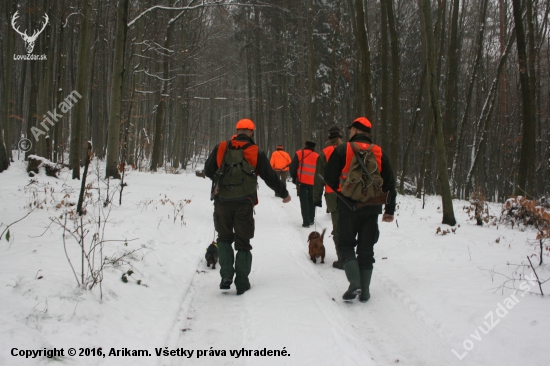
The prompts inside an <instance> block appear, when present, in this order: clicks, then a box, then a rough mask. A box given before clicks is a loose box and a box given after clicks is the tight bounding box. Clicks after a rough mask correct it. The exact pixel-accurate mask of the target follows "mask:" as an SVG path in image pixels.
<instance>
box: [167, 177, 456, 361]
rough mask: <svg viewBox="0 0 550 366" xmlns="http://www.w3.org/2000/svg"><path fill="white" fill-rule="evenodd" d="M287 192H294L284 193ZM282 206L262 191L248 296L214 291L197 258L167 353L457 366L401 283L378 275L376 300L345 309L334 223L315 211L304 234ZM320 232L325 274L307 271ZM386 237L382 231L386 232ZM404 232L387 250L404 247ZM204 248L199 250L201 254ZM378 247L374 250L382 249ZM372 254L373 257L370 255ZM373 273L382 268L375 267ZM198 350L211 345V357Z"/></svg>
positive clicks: (293, 206)
mask: <svg viewBox="0 0 550 366" xmlns="http://www.w3.org/2000/svg"><path fill="white" fill-rule="evenodd" d="M289 188H293V187H292V186H289ZM291 194H292V195H293V200H292V201H291V202H290V203H288V204H286V205H285V204H283V203H282V202H281V199H280V198H276V197H274V196H273V192H272V191H271V190H269V189H268V188H267V187H266V186H265V185H264V184H263V182H262V183H261V185H260V190H259V201H260V204H259V205H258V206H256V208H255V212H256V213H255V216H254V218H255V223H256V233H255V238H254V239H252V241H251V243H252V246H253V248H254V249H253V250H252V255H253V261H252V272H251V274H250V282H251V286H252V289H251V290H250V291H248V292H247V293H245V294H244V295H242V296H237V295H236V291H235V287H234V286H232V287H231V290H229V291H221V290H219V288H218V285H219V282H220V276H219V270H218V268H216V270H212V269H210V268H207V267H206V263H205V261H204V258H200V260H199V261H198V266H197V270H196V274H195V275H194V277H193V280H192V282H191V284H190V285H189V289H188V291H187V293H186V295H185V297H184V300H183V302H182V305H181V307H180V311H179V313H178V320H177V322H176V324H175V325H174V328H173V329H172V331H171V334H170V336H169V337H168V342H166V344H168V345H169V348H171V349H174V348H183V349H187V350H198V349H202V350H204V351H206V352H205V353H208V351H209V350H210V346H212V347H213V350H218V351H222V350H225V351H226V357H223V358H219V357H216V358H214V357H210V356H204V357H201V358H200V359H198V360H197V359H196V354H195V355H194V356H193V358H194V360H195V362H199V363H201V364H206V365H208V364H214V363H216V364H219V363H221V364H224V365H241V364H257V362H258V359H257V358H255V357H249V358H247V357H240V358H235V357H231V356H230V353H229V351H230V350H242V349H243V348H244V349H246V350H262V349H264V348H267V349H268V350H283V349H285V350H286V351H287V352H288V353H289V354H290V356H289V357H264V358H262V359H261V364H262V365H264V364H293V365H305V364H319V365H321V364H322V365H324V364H337V365H339V364H350V365H368V364H380V365H385V364H394V363H397V362H399V363H400V364H405V365H441V364H447V365H453V364H458V363H459V362H460V361H459V360H458V359H457V358H456V357H454V356H453V355H452V353H451V352H450V349H451V346H450V344H449V343H448V342H447V341H446V339H445V337H444V334H443V333H444V332H443V331H441V329H439V328H438V326H437V321H436V320H434V319H431V318H430V316H429V314H427V312H425V311H423V310H422V309H421V308H420V307H419V306H418V304H416V303H415V302H414V296H411V295H410V294H409V293H408V292H407V291H406V289H401V288H400V287H399V284H398V280H397V279H391V278H388V277H387V275H385V274H384V270H383V266H382V265H381V264H377V265H375V272H374V276H373V283H372V285H371V289H372V294H373V295H372V298H371V300H370V301H369V302H368V303H367V304H362V303H359V302H358V301H357V300H356V301H354V302H353V303H346V302H343V301H342V300H341V295H342V293H343V292H344V291H345V289H346V287H347V285H348V283H347V280H346V277H345V274H344V272H343V271H341V270H338V269H335V268H333V267H332V262H333V261H334V260H336V252H335V248H334V244H333V240H332V236H331V235H330V232H331V228H332V223H331V220H330V215H328V214H326V213H325V209H324V208H323V209H317V217H316V225H315V226H312V227H310V228H307V229H306V228H302V227H301V222H302V220H301V214H300V203H299V200H298V199H297V197H296V193H295V191H294V190H293V189H291ZM324 228H326V229H327V232H326V234H325V240H324V244H325V248H326V253H327V255H326V257H325V263H324V264H320V263H317V264H313V263H312V262H311V260H310V259H309V255H308V244H307V236H308V234H309V233H310V232H311V231H313V230H317V231H319V232H320V231H322V229H324ZM384 230H387V228H386V227H385V228H384ZM406 235H407V233H406V231H400V232H392V233H391V237H390V235H388V236H387V237H385V238H384V237H383V236H382V239H381V241H382V242H383V241H384V240H394V241H407V240H409V238H407V237H406ZM207 244H208V242H207V239H206V238H205V240H204V243H202V245H203V246H205V247H206V246H207ZM378 245H380V244H378ZM375 249H376V248H375ZM376 266H378V268H377V267H376ZM204 340H208V341H209V342H208V348H206V344H205V341H204ZM183 362H185V361H184V359H183V358H177V357H170V358H164V359H161V361H160V362H159V365H166V364H173V365H179V364H182V363H183Z"/></svg>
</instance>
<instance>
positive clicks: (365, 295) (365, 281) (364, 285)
mask: <svg viewBox="0 0 550 366" xmlns="http://www.w3.org/2000/svg"><path fill="white" fill-rule="evenodd" d="M359 273H360V276H361V296H359V301H361V302H367V301H369V299H370V292H369V286H370V280H371V278H372V269H361V270H359Z"/></svg>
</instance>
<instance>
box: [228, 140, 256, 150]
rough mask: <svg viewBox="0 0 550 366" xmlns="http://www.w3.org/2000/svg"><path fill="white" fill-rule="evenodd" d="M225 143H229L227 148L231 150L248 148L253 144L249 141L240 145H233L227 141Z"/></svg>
mask: <svg viewBox="0 0 550 366" xmlns="http://www.w3.org/2000/svg"><path fill="white" fill-rule="evenodd" d="M227 143H228V144H229V148H230V149H231V150H246V149H248V148H249V147H250V146H252V145H254V144H253V143H252V142H249V143H247V144H244V145H243V146H241V147H235V146H233V144H231V143H230V142H229V141H228V142H227Z"/></svg>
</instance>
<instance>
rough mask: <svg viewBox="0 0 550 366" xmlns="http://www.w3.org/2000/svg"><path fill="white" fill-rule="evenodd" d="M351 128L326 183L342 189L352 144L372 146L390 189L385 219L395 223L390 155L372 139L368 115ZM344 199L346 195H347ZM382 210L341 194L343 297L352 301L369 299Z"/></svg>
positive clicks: (327, 170)
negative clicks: (345, 283) (346, 281)
mask: <svg viewBox="0 0 550 366" xmlns="http://www.w3.org/2000/svg"><path fill="white" fill-rule="evenodd" d="M348 128H349V129H350V139H349V142H347V143H346V144H342V145H340V146H338V147H337V148H336V149H335V150H334V152H333V153H332V155H331V156H330V159H329V160H328V163H327V166H326V168H325V182H326V183H327V184H328V185H329V186H330V187H332V188H333V189H338V190H339V191H340V186H341V182H342V180H343V179H345V177H346V176H347V174H348V173H349V172H350V166H351V162H352V160H353V158H354V155H355V153H354V151H353V149H352V147H351V144H354V145H355V146H356V147H357V148H358V149H359V150H367V149H369V148H371V147H372V150H371V151H372V152H373V153H374V156H375V158H376V162H377V164H378V171H379V172H380V176H381V177H382V179H383V183H382V191H383V192H389V198H390V199H389V201H388V203H387V204H386V205H385V206H384V215H383V216H382V222H392V221H393V215H394V212H395V197H396V195H397V193H396V191H395V178H394V176H393V170H392V167H391V165H390V159H389V157H388V156H387V155H386V154H385V153H384V151H383V150H382V148H381V147H380V146H377V145H375V144H373V141H372V139H371V135H370V134H371V128H372V124H371V122H370V121H369V120H368V119H366V118H365V117H359V118H357V119H356V120H355V121H353V123H352V125H351V126H349V127H348ZM344 198H345V197H344ZM381 213H382V205H376V206H364V207H361V206H358V205H357V202H355V201H352V200H351V199H347V200H346V201H345V202H344V200H343V198H340V197H338V224H337V226H338V228H337V232H338V252H339V254H340V259H341V260H342V263H343V265H344V271H345V272H346V278H347V279H348V282H349V287H348V289H347V291H346V292H345V293H344V295H343V296H342V298H343V299H344V300H346V301H351V300H353V299H355V298H356V297H357V295H360V297H359V300H360V301H361V302H367V301H368V300H369V298H370V290H369V286H370V282H371V278H372V270H373V264H374V244H376V242H378V238H379V236H380V231H379V230H378V216H379V215H380V214H381Z"/></svg>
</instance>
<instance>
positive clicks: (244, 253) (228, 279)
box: [204, 119, 290, 295]
mask: <svg viewBox="0 0 550 366" xmlns="http://www.w3.org/2000/svg"><path fill="white" fill-rule="evenodd" d="M254 129H255V126H254V122H252V121H251V120H249V119H241V120H240V121H239V122H237V125H236V130H237V134H236V136H234V137H232V138H231V140H230V141H222V142H221V143H219V144H218V145H216V147H215V148H214V150H212V152H211V153H210V155H209V156H208V159H207V160H206V163H205V164H204V173H205V174H206V176H207V177H208V178H210V179H212V181H213V183H214V187H216V186H218V187H219V185H218V184H219V183H220V180H223V179H222V178H223V177H224V176H225V175H227V172H226V169H231V171H233V169H241V171H242V169H243V168H244V163H245V162H246V163H247V164H248V167H250V165H251V166H252V167H253V168H254V170H255V172H254V173H255V174H254V178H253V183H254V184H253V185H250V184H249V185H246V186H247V187H252V191H253V192H252V194H247V195H245V196H239V197H237V198H231V199H228V198H227V197H224V196H223V195H222V193H223V192H227V191H228V190H229V191H230V192H236V191H238V188H235V189H233V188H231V189H228V188H225V190H224V189H222V190H220V192H219V194H214V195H213V199H214V227H215V229H216V231H217V232H218V239H217V244H218V258H219V263H220V276H221V278H222V280H221V282H220V290H229V289H230V287H231V285H232V284H233V278H235V287H236V288H237V295H242V294H243V293H245V292H246V291H248V290H250V281H249V280H248V275H249V274H250V270H251V268H252V253H251V252H250V250H251V249H252V246H251V245H250V239H252V238H253V237H254V227H255V225H254V216H253V212H254V204H255V203H256V201H257V200H256V187H257V177H260V178H262V179H263V180H264V181H265V182H266V184H267V185H268V186H269V187H270V188H271V189H273V190H274V191H275V192H276V193H277V194H278V195H279V197H281V198H283V203H287V202H289V201H290V195H289V194H288V191H287V190H286V188H285V187H284V186H283V185H282V184H281V181H280V180H279V179H278V178H277V175H276V174H275V172H274V171H273V169H272V168H271V165H270V164H269V160H268V158H267V155H266V154H265V153H264V152H263V151H262V150H260V149H259V148H258V146H257V145H256V144H255V143H254V140H253V139H252V137H253V136H254ZM234 154H235V155H237V156H238V157H239V158H240V160H239V163H235V164H230V165H228V164H227V161H228V160H227V159H229V157H228V155H232V156H235V155H234ZM248 169H250V168H248ZM248 172H250V170H248ZM235 175H237V172H235ZM248 175H249V176H251V174H248ZM223 182H225V181H223ZM223 182H222V183H223ZM243 182H244V179H243ZM246 182H250V180H247V181H246ZM227 186H228V185H227V184H225V183H224V184H222V187H227ZM235 186H237V184H236V185H235ZM241 187H245V184H244V183H243V184H242V185H241ZM214 191H215V190H214ZM246 191H248V188H247V189H246ZM233 243H235V244H234V246H235V250H236V251H237V254H236V255H235V252H234V251H233V247H232V244H233Z"/></svg>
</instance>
